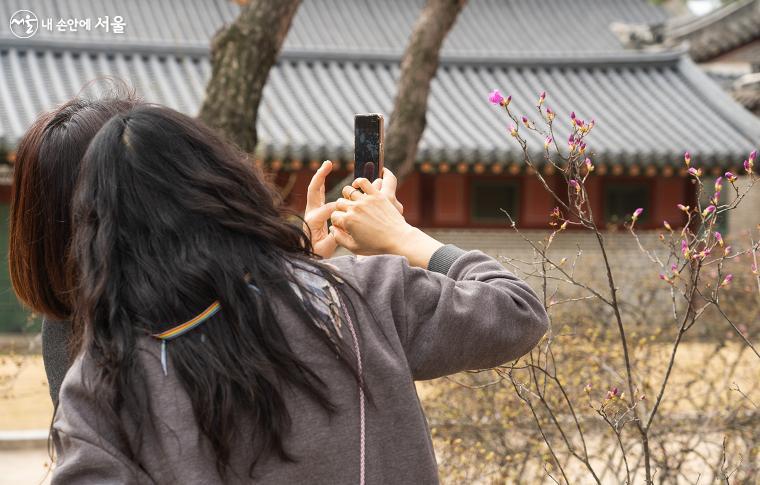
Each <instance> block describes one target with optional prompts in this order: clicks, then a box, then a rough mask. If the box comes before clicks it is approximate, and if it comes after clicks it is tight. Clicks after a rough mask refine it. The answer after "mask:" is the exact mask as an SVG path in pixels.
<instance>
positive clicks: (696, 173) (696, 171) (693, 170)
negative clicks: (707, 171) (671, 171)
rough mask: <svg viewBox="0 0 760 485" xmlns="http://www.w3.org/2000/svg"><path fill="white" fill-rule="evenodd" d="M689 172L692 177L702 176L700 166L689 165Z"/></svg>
mask: <svg viewBox="0 0 760 485" xmlns="http://www.w3.org/2000/svg"><path fill="white" fill-rule="evenodd" d="M689 174H690V175H693V176H694V177H701V176H702V169H701V168H699V169H697V168H694V167H691V168H690V169H689Z"/></svg>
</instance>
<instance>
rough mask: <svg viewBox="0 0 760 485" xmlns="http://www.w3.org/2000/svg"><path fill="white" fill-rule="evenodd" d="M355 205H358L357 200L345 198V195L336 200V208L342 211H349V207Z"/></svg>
mask: <svg viewBox="0 0 760 485" xmlns="http://www.w3.org/2000/svg"><path fill="white" fill-rule="evenodd" d="M354 205H356V202H354V201H353V200H348V199H344V198H343V197H341V198H340V199H338V200H336V201H335V209H336V210H339V211H342V212H347V211H348V208H349V207H352V206H354Z"/></svg>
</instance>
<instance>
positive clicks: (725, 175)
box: [723, 172, 736, 183]
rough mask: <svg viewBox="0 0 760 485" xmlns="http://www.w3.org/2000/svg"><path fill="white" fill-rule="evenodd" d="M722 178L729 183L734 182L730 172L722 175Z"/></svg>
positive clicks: (734, 176) (734, 178) (734, 179)
mask: <svg viewBox="0 0 760 485" xmlns="http://www.w3.org/2000/svg"><path fill="white" fill-rule="evenodd" d="M723 176H724V177H726V179H727V180H728V181H729V182H731V183H734V182H736V175H734V174H733V173H732V172H726V173H725V174H723Z"/></svg>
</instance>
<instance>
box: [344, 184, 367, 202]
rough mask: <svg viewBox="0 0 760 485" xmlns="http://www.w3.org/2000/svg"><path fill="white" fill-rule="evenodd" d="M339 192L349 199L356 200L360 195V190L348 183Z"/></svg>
mask: <svg viewBox="0 0 760 485" xmlns="http://www.w3.org/2000/svg"><path fill="white" fill-rule="evenodd" d="M341 193H342V194H343V197H345V198H346V199H348V200H351V201H356V200H358V199H359V198H360V196H361V195H362V193H361V191H360V190H357V188H356V187H352V186H350V185H346V186H345V187H343V190H341Z"/></svg>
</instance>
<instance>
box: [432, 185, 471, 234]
mask: <svg viewBox="0 0 760 485" xmlns="http://www.w3.org/2000/svg"><path fill="white" fill-rule="evenodd" d="M466 184H467V177H466V176H464V175H461V174H458V173H439V174H437V175H436V176H435V178H434V180H433V192H434V194H433V207H434V211H433V214H432V218H433V221H432V222H433V225H434V226H439V227H441V226H443V227H446V226H449V227H461V226H465V225H466V224H467V220H468V219H469V217H468V216H469V214H468V211H469V207H470V204H469V201H468V200H466V194H467V190H466Z"/></svg>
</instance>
